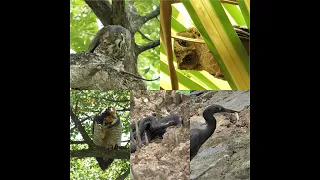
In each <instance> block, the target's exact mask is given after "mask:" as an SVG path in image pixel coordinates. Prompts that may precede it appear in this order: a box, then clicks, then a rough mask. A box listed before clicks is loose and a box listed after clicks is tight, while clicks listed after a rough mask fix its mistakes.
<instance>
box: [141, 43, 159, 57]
mask: <svg viewBox="0 0 320 180" xmlns="http://www.w3.org/2000/svg"><path fill="white" fill-rule="evenodd" d="M159 45H160V40H154V41H151V42H149V43H147V44H144V45H142V46H138V50H137V51H138V52H137V54H140V53H142V52H143V51H146V50H148V49H151V48H155V47H157V46H159Z"/></svg>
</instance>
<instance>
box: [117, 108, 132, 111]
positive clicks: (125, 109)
mask: <svg viewBox="0 0 320 180" xmlns="http://www.w3.org/2000/svg"><path fill="white" fill-rule="evenodd" d="M117 111H130V108H123V109H119V110H117Z"/></svg>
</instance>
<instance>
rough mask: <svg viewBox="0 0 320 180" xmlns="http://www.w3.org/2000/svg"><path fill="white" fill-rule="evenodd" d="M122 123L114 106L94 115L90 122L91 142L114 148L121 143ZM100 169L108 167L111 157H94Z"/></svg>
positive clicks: (111, 160)
mask: <svg viewBox="0 0 320 180" xmlns="http://www.w3.org/2000/svg"><path fill="white" fill-rule="evenodd" d="M121 133H122V125H121V122H120V118H119V117H118V116H117V114H116V111H115V109H114V108H110V107H109V108H107V109H105V110H104V111H103V112H102V113H101V114H99V115H96V116H95V117H94V120H93V124H92V135H93V138H92V140H93V143H94V144H95V145H97V146H101V147H105V148H115V147H116V146H119V145H120V143H121ZM96 160H97V161H98V164H99V166H100V168H101V169H102V170H106V169H108V167H109V166H110V164H111V163H112V162H113V159H106V158H103V157H96Z"/></svg>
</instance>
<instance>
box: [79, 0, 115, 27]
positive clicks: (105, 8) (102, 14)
mask: <svg viewBox="0 0 320 180" xmlns="http://www.w3.org/2000/svg"><path fill="white" fill-rule="evenodd" d="M85 2H86V3H87V4H88V6H89V7H90V8H91V9H92V11H93V12H94V14H95V15H96V16H97V17H98V18H99V19H100V21H101V23H102V24H103V25H104V26H106V25H109V24H113V23H112V20H111V17H112V11H111V10H112V9H111V4H110V3H109V2H108V1H107V0H99V1H92V0H85Z"/></svg>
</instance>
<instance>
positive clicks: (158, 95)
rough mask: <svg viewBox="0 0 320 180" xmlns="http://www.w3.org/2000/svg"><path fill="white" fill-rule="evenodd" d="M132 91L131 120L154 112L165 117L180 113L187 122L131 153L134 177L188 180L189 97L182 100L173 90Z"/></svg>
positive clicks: (150, 179) (153, 179)
mask: <svg viewBox="0 0 320 180" xmlns="http://www.w3.org/2000/svg"><path fill="white" fill-rule="evenodd" d="M132 94H133V97H132V98H133V100H134V103H132V105H133V107H132V106H131V123H132V122H134V121H137V120H140V119H142V118H144V117H147V116H149V115H151V114H153V113H154V114H156V115H157V116H163V117H164V116H167V115H169V114H173V113H178V114H180V115H181V117H182V119H183V121H184V124H183V125H182V126H179V127H169V128H167V131H166V133H165V134H164V135H163V139H161V138H159V139H156V140H154V141H152V142H150V143H149V144H148V145H146V146H143V147H142V148H140V149H139V150H137V151H136V152H135V153H131V155H130V165H131V166H132V171H133V173H132V176H131V179H136V180H140V179H145V180H158V179H159V180H160V179H168V180H189V179H190V169H189V164H190V142H189V136H190V130H189V128H190V127H189V124H190V122H189V118H190V114H189V109H190V108H189V106H190V101H189V97H188V96H182V97H181V99H180V100H179V98H177V96H176V95H175V92H174V91H173V92H171V91H170V92H169V91H134V92H133V93H132Z"/></svg>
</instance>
